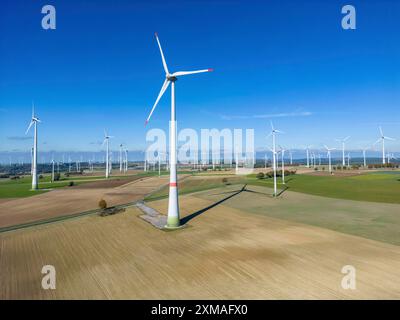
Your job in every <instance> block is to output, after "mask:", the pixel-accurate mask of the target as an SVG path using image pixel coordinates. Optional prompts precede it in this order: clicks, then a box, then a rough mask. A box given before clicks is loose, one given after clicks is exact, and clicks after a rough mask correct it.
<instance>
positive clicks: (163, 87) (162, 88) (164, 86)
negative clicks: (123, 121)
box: [145, 79, 171, 125]
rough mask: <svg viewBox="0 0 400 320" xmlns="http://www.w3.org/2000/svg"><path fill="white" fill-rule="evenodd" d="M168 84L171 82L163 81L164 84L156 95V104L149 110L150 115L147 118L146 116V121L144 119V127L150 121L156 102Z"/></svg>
mask: <svg viewBox="0 0 400 320" xmlns="http://www.w3.org/2000/svg"><path fill="white" fill-rule="evenodd" d="M170 82H171V81H169V80H168V79H165V81H164V83H163V85H162V87H161V90H160V93H159V94H158V97H157V99H156V102H155V103H154V105H153V108H152V109H151V111H150V114H149V116H148V117H147V119H146V123H145V125H146V124H147V123H148V122H149V121H150V118H151V115H152V114H153V112H154V110H155V108H156V106H157V104H158V102H159V101H160V99H161V97H162V95H163V94H164V92H165V90H167V88H168V86H169V83H170Z"/></svg>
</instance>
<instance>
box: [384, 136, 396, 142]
mask: <svg viewBox="0 0 400 320" xmlns="http://www.w3.org/2000/svg"><path fill="white" fill-rule="evenodd" d="M383 138H384V139H387V140H391V141H395V140H396V139H395V138H391V137H383Z"/></svg>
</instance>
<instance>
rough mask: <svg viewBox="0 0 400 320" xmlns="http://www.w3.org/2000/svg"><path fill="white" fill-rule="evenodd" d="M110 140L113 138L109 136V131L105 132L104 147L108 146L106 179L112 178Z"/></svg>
mask: <svg viewBox="0 0 400 320" xmlns="http://www.w3.org/2000/svg"><path fill="white" fill-rule="evenodd" d="M110 138H113V137H112V136H109V135H108V134H107V131H106V130H104V141H103V146H104V144H106V178H107V179H108V177H109V176H110V163H109V162H110Z"/></svg>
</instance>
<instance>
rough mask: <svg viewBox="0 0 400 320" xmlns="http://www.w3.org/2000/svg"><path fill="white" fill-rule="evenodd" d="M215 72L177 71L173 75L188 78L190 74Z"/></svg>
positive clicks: (210, 70)
mask: <svg viewBox="0 0 400 320" xmlns="http://www.w3.org/2000/svg"><path fill="white" fill-rule="evenodd" d="M212 71H214V70H213V69H202V70H196V71H177V72H174V73H173V74H171V76H173V77H179V76H186V75H189V74H195V73H203V72H212Z"/></svg>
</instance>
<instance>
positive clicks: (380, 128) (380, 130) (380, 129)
mask: <svg viewBox="0 0 400 320" xmlns="http://www.w3.org/2000/svg"><path fill="white" fill-rule="evenodd" d="M379 132H380V133H381V137H383V131H382V127H381V126H379Z"/></svg>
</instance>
